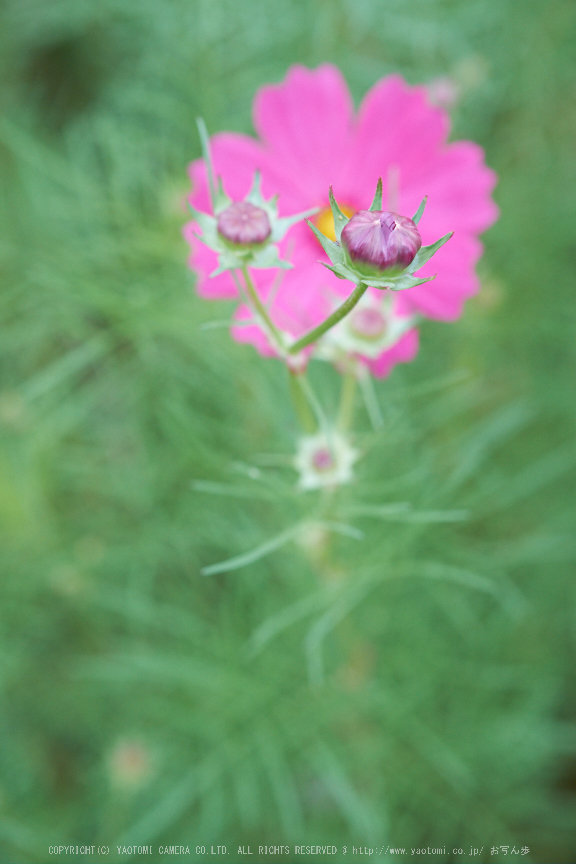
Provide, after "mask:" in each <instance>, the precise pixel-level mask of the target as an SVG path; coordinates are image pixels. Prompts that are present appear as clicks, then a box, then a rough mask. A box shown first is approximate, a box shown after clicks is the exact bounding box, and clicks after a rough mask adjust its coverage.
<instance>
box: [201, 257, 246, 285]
mask: <svg viewBox="0 0 576 864" xmlns="http://www.w3.org/2000/svg"><path fill="white" fill-rule="evenodd" d="M246 263H247V262H246V259H240V258H239V256H238V255H235V254H234V252H220V255H219V256H218V267H217V268H216V270H213V271H212V273H210V277H209V278H210V279H213V278H214V277H215V276H220V274H221V273H225V272H226V271H227V270H240V269H241V268H242V266H243V265H245V264H246Z"/></svg>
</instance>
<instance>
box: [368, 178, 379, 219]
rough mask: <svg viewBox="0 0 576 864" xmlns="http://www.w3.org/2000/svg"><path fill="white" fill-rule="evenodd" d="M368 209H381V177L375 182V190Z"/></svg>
mask: <svg viewBox="0 0 576 864" xmlns="http://www.w3.org/2000/svg"><path fill="white" fill-rule="evenodd" d="M368 209H369V210H371V211H372V212H374V211H375V210H382V177H379V178H378V183H377V184H376V192H375V193H374V199H373V201H372V204H371V205H370V207H369V208H368Z"/></svg>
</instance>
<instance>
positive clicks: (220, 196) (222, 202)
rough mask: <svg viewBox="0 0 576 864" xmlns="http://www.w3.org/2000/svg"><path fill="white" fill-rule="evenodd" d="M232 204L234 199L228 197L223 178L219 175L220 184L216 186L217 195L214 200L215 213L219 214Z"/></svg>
mask: <svg viewBox="0 0 576 864" xmlns="http://www.w3.org/2000/svg"><path fill="white" fill-rule="evenodd" d="M231 204H232V199H231V198H229V197H228V195H227V194H226V193H225V192H224V185H223V183H222V178H221V177H220V176H218V186H217V188H216V196H215V200H214V213H215V214H216V215H218V214H219V213H222V211H223V210H226V208H227V207H229V206H230V205H231Z"/></svg>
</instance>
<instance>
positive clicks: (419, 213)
mask: <svg viewBox="0 0 576 864" xmlns="http://www.w3.org/2000/svg"><path fill="white" fill-rule="evenodd" d="M427 201H428V195H425V196H424V198H423V199H422V203H421V204H420V206H419V207H418V210H417V211H416V213H415V215H414V216H413V217H412V221H413V222H414V224H415V225H418V223H419V222H420V219H421V218H422V214H423V213H424V208H425V207H426V202H427Z"/></svg>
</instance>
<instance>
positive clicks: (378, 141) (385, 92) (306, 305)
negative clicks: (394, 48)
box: [185, 64, 498, 375]
mask: <svg viewBox="0 0 576 864" xmlns="http://www.w3.org/2000/svg"><path fill="white" fill-rule="evenodd" d="M254 125H255V127H256V131H257V133H258V135H259V139H260V140H255V139H254V138H251V137H249V136H247V135H240V134H237V133H233V132H224V133H221V134H218V135H215V136H214V137H213V138H212V139H211V147H212V157H213V160H214V166H215V171H216V173H217V174H220V175H221V176H222V178H223V180H224V184H225V188H226V191H227V192H228V194H229V195H230V196H231V197H232V198H233V199H235V200H240V199H242V198H244V196H245V195H246V194H247V192H248V190H249V189H250V186H251V183H252V179H253V175H254V171H255V170H259V171H260V172H261V174H262V191H263V193H264V195H265V196H266V197H271V196H273V195H276V194H278V195H279V210H280V215H281V216H284V215H290V214H292V213H296V212H299V211H302V210H306V209H308V208H310V207H319V208H321V212H320V213H319V215H318V216H317V217H316V224H317V225H318V227H319V228H320V230H322V231H324V233H327V234H329V232H330V229H331V216H330V215H329V210H328V209H327V208H328V189H329V187H330V185H332V186H333V189H334V194H335V196H336V199H337V201H338V203H339V204H340V207H341V208H342V209H343V210H344V212H347V215H352V213H354V212H356V211H358V210H363V209H366V208H367V207H368V205H369V204H370V202H371V200H372V197H373V194H374V189H375V187H376V182H377V180H378V178H379V177H380V176H382V177H383V178H384V183H385V189H386V185H388V195H387V196H386V192H385V195H384V201H383V207H384V209H387V210H391V211H394V212H397V213H401V214H404V215H407V216H412V215H413V214H414V213H415V212H416V210H417V208H418V205H419V204H420V202H421V200H422V198H423V197H424V195H426V194H427V195H428V196H429V198H428V206H427V208H426V211H425V213H424V216H423V217H422V220H421V221H420V223H419V225H418V229H419V231H420V233H421V235H422V242H423V244H425V245H426V244H429V243H432V242H434V241H435V240H437V239H438V238H439V237H441V236H442V235H444V234H446V233H448V232H449V231H454V232H455V233H454V236H453V237H452V239H451V240H450V242H449V243H447V244H446V245H445V246H444V247H442V249H440V251H439V252H438V253H437V254H436V255H435V256H434V258H433V259H432V260H431V261H429V262H428V264H426V265H425V266H424V267H423V268H422V269H421V270H420V271H419V273H418V275H421V276H428V275H433V274H434V273H437V274H438V275H437V278H436V280H435V281H434V282H430V283H427V284H425V285H421V286H418V287H416V288H411V289H408V290H406V291H402V292H398V293H395V294H394V295H393V298H392V301H393V302H392V303H391V304H390V303H387V304H386V305H387V310H388V314H389V315H393V316H394V318H395V320H396V322H397V321H402V320H406V319H410V318H411V316H414V315H416V314H418V315H422V316H426V317H428V318H435V319H438V320H443V321H450V320H453V319H455V318H457V317H458V316H459V315H460V314H461V312H462V306H463V303H464V301H465V300H466V299H467V298H468V297H470V296H472V295H473V294H475V293H476V292H477V290H478V287H479V284H478V279H477V277H476V275H475V272H474V266H475V264H476V262H477V260H478V258H479V257H480V255H481V252H482V245H481V243H480V241H479V240H478V235H479V234H480V233H481V232H482V231H484V230H486V228H488V227H489V226H490V225H491V224H492V223H493V222H494V221H495V219H496V218H497V215H498V211H497V208H496V206H495V204H494V202H493V201H492V199H491V196H490V193H491V191H492V189H493V187H494V185H495V182H496V177H495V174H494V173H493V172H492V171H491V170H490V169H488V168H487V167H486V165H485V164H484V154H483V151H482V149H481V147H479V146H478V145H477V144H474V143H472V142H470V141H458V142H454V143H450V144H448V143H447V137H448V133H449V118H448V115H447V113H446V112H445V111H444V110H442V109H440V108H437V107H434V106H432V105H431V104H430V103H429V101H428V99H427V93H426V89H425V88H424V87H410V86H409V85H408V84H406V82H405V81H403V79H402V78H400V77H399V76H397V75H392V76H389V77H387V78H384V79H382V80H381V81H379V82H378V83H377V84H376V85H375V86H374V87H373V88H372V89H371V90H370V91H369V93H368V94H367V95H366V97H365V98H364V100H363V102H362V104H361V106H360V109H359V111H358V114H357V115H356V116H355V115H354V111H353V106H352V101H351V98H350V94H349V92H348V89H347V87H346V83H345V81H344V79H343V77H342V75H341V73H340V72H339V70H338V69H337V68H336V67H334V66H331V65H327V64H325V65H322V66H320V67H318V68H317V69H314V70H310V69H306V68H304V67H302V66H294V67H292V68H291V69H290V70H289V72H288V74H287V76H286V79H285V81H283V82H282V83H281V84H277V85H268V86H266V87H263V88H261V89H260V90H259V92H258V93H257V95H256V99H255V103H254ZM190 175H191V179H192V182H193V192H192V195H191V196H190V203H191V204H192V205H193V206H194V207H195V208H197V209H199V210H205V211H208V210H209V197H208V189H207V180H206V170H205V166H204V164H203V161H202V160H198V161H196V162H194V163H192V165H191V166H190ZM332 224H333V223H332ZM195 230H197V226H195V224H194V223H189V224H188V225H187V226H186V228H185V236H186V238H187V239H188V241H189V243H190V245H191V247H192V255H191V258H190V265H191V267H192V268H193V269H194V270H196V271H197V273H198V276H199V280H198V290H199V293H200V294H201V296H203V297H206V298H213V299H231V298H236V297H237V296H238V295H237V289H236V286H235V283H234V281H233V279H232V277H231V276H230V274H229V273H223V274H222V275H220V276H217V277H216V278H214V279H209V278H208V276H209V274H210V273H211V272H212V271H213V270H215V269H216V266H217V262H216V255H215V253H214V252H212V251H211V250H210V249H208V248H207V247H206V246H204V245H203V244H202V243H201V242H199V241H198V240H197V239H196V238H195V237H194V236H193V232H194V231H195ZM332 230H333V228H332ZM280 251H281V257H283V258H287V259H288V260H290V261H291V262H292V264H293V265H294V269H293V270H289V271H284V272H283V273H282V274H281V276H280V277H278V274H277V271H273V270H256V271H253V277H254V279H255V282H256V285H257V289H258V291H259V294H260V297H261V298H262V300H263V301H264V302H266V303H267V304H268V306H269V313H270V315H271V318H272V320H273V321H274V323H275V325H276V326H277V327H278V328H279V329H281V330H283V331H285V332H287V333H288V334H290V335H291V336H292V337H294V338H295V339H296V338H299V337H300V336H302V335H303V334H304V333H305V332H307V331H308V330H309V329H310V328H312V327H315V326H317V325H318V324H319V323H321V321H323V320H324V319H325V317H326V316H327V315H328V314H329V313H330V312H331V311H332V310H333V309H334V307H335V305H337V304H338V303H339V302H341V300H342V299H343V298H345V297H347V296H348V295H349V294H350V292H351V290H352V285H351V283H349V282H346V281H342V280H339V279H337V278H336V277H335V276H334V275H333V274H332V273H331V272H330V271H328V270H327V269H326V268H325V267H322V266H321V265H320V264H319V263H318V261H327V260H328V259H327V258H326V256H325V254H324V252H323V250H322V248H321V247H320V245H319V243H318V241H317V240H316V238H315V237H314V235H313V234H312V232H311V231H310V229H309V228H308V226H307V225H306V224H305V223H304V222H302V223H299V224H297V225H295V226H294V227H293V228H292V229H291V230H290V231H289V232H288V234H287V236H286V237H285V238H284V240H283V241H282V243H281V244H280ZM368 293H369V294H372V295H373V297H374V302H375V303H379V302H380V300H381V299H382V298H383V295H390V292H382V291H377V290H376V289H370V290H369V292H368ZM236 320H237V321H238V326H234V327H233V329H232V335H233V336H234V338H235V339H237V340H238V341H240V342H250V343H252V344H253V345H254V346H255V347H256V348H257V349H258V350H259V351H260V352H261V353H262V354H264V355H266V356H272V355H274V354H275V353H276V352H275V351H274V348H273V347H272V346H271V345H270V344H269V342H268V340H267V338H266V335H265V334H264V333H263V332H262V330H261V329H260V328H259V327H258V326H257V325H256V324H252V323H250V321H251V313H250V310H249V309H247V308H246V306H244V305H242V304H241V305H240V306H239V308H238V310H237V312H236ZM397 329H398V332H400V333H401V335H400V336H399V338H398V340H397V341H396V342H395V343H394V344H393V345H392V346H388V347H386V349H385V350H384V351H383V353H382V355H381V356H379V357H378V358H376V359H374V358H373V357H368V356H363V355H362V354H359V355H358V356H359V358H360V359H361V360H362V361H363V362H364V363H365V364H366V365H368V366H369V368H370V369H371V371H372V372H373V374H375V375H386V374H388V372H389V371H390V369H391V368H392V367H393V366H394V365H395V363H397V362H402V361H408V360H411V359H412V358H413V357H414V356H415V354H416V352H417V350H418V334H417V331H416V330H415V329H414V328H412V329H408V330H407V329H406V328H405V327H404V328H403V327H400V328H397Z"/></svg>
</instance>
